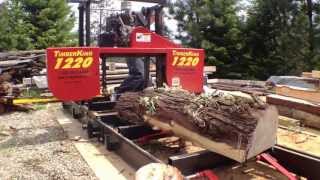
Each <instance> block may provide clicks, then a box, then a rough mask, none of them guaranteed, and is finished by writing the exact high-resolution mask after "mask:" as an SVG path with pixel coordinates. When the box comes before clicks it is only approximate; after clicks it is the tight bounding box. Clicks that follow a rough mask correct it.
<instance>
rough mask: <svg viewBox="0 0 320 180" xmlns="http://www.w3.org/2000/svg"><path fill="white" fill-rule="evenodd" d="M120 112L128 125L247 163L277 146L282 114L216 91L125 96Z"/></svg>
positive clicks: (238, 95)
mask: <svg viewBox="0 0 320 180" xmlns="http://www.w3.org/2000/svg"><path fill="white" fill-rule="evenodd" d="M115 109H116V110H117V111H118V113H119V116H120V117H121V118H122V119H126V120H127V121H129V122H131V123H134V124H139V123H148V124H150V125H153V126H156V127H158V128H160V129H162V130H170V131H172V132H173V133H175V134H176V135H177V136H180V137H183V138H185V139H187V140H189V141H192V142H193V143H195V144H197V145H200V146H201V147H204V148H206V149H208V150H211V151H213V152H216V153H219V154H221V155H224V156H226V157H229V158H231V159H234V160H236V161H238V162H244V161H246V160H247V159H250V158H252V157H254V156H256V155H258V154H259V153H261V152H263V151H265V150H267V149H269V148H270V147H272V146H273V145H274V144H275V141H276V129H277V125H278V114H277V110H276V108H275V107H273V106H269V105H267V104H265V103H263V102H262V101H261V100H259V99H258V98H257V97H254V96H251V95H248V94H243V93H240V92H239V93H227V92H224V91H216V92H215V93H213V94H210V95H204V94H202V95H194V94H191V93H189V92H186V91H183V90H173V89H169V90H168V89H167V90H164V89H156V90H145V91H144V92H128V93H125V94H123V95H121V97H120V99H119V101H118V102H117V105H116V107H115Z"/></svg>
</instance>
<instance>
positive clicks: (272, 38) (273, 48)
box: [244, 0, 313, 79]
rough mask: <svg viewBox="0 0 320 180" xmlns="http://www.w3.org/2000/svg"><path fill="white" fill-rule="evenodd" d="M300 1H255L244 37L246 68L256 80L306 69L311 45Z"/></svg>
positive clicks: (308, 28)
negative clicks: (247, 53) (248, 57)
mask: <svg viewBox="0 0 320 180" xmlns="http://www.w3.org/2000/svg"><path fill="white" fill-rule="evenodd" d="M304 7H305V4H304V1H301V0H268V1H264V0H255V2H254V4H253V7H252V8H251V9H250V10H249V13H248V21H247V25H246V30H245V32H244V36H245V37H246V43H245V44H246V48H247V51H248V52H249V53H250V55H251V57H250V58H251V60H250V61H249V63H248V64H249V67H250V68H249V70H251V74H253V75H254V76H255V77H257V78H259V79H267V78H268V77H269V76H271V75H300V74H301V72H302V71H305V70H310V64H311V59H312V58H313V52H312V50H313V47H311V46H313V45H312V44H311V43H310V38H309V37H310V26H309V24H308V16H307V13H306V11H305V10H304V9H303V8H304Z"/></svg>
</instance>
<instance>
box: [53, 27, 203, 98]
mask: <svg viewBox="0 0 320 180" xmlns="http://www.w3.org/2000/svg"><path fill="white" fill-rule="evenodd" d="M101 55H106V56H122V57H125V56H158V55H162V56H165V57H166V77H167V79H166V80H167V84H168V85H169V86H181V87H182V88H183V89H185V90H188V91H191V92H195V93H200V92H202V86H203V66H204V51H203V50H201V49H186V48H181V47H180V46H179V45H176V44H174V43H173V42H170V41H169V40H167V39H166V38H164V37H162V36H159V35H157V34H155V33H153V32H151V31H149V30H147V29H145V28H143V27H138V28H136V29H134V30H133V32H132V34H131V47H129V48H123V47H121V48H117V47H106V48H93V47H86V48H80V47H79V48H49V49H48V50H47V69H48V82H49V88H50V90H51V91H52V93H53V94H54V95H55V96H56V97H57V98H58V99H60V100H65V101H67V100H74V101H77V100H86V99H91V98H92V97H94V96H96V95H98V94H99V91H100V82H99V56H101ZM91 61H92V62H91Z"/></svg>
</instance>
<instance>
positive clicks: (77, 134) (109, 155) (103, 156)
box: [48, 104, 135, 180]
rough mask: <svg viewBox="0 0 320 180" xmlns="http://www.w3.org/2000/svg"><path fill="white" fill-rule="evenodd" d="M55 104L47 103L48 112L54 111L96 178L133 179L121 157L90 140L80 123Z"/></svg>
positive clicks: (128, 167)
mask: <svg viewBox="0 0 320 180" xmlns="http://www.w3.org/2000/svg"><path fill="white" fill-rule="evenodd" d="M56 105H57V104H53V105H52V106H51V105H48V106H49V108H48V109H49V110H50V112H52V113H54V114H55V116H56V118H57V121H58V123H59V124H60V125H61V126H62V128H63V129H64V131H65V132H66V133H67V134H68V137H69V138H70V139H77V140H74V141H73V144H74V146H75V147H76V149H77V150H78V151H79V153H80V154H81V156H82V157H83V159H84V160H85V161H86V162H87V163H88V165H89V166H90V168H91V169H92V170H93V172H94V173H95V175H96V176H97V178H98V179H101V180H109V179H119V180H126V179H134V173H135V170H134V169H133V168H132V167H130V166H129V165H128V164H127V163H126V162H124V161H123V160H122V159H121V157H119V156H118V155H116V154H115V153H113V152H109V151H107V150H105V147H104V146H103V145H100V144H98V143H93V142H90V141H89V139H88V137H87V135H86V133H85V131H82V127H81V124H80V123H79V122H78V121H77V120H75V119H73V118H72V117H70V116H69V115H66V114H64V113H63V111H62V109H57V108H56V107H55V106H56Z"/></svg>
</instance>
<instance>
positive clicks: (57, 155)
mask: <svg viewBox="0 0 320 180" xmlns="http://www.w3.org/2000/svg"><path fill="white" fill-rule="evenodd" d="M37 108H38V109H39V110H37V111H33V112H29V113H21V112H15V113H11V114H6V115H2V116H0V179H1V180H14V179H28V180H29V179H30V180H38V179H39V180H43V179H52V180H60V179H61V180H62V179H63V180H75V179H77V180H78V179H80V180H81V179H83V180H95V179H97V178H96V177H95V175H94V173H93V172H92V170H91V169H90V167H89V166H88V165H87V163H86V162H85V161H84V160H83V159H82V157H81V155H80V154H79V153H78V151H77V150H76V148H75V147H74V145H73V144H72V140H70V139H68V138H67V135H66V134H65V132H64V131H63V129H62V128H61V127H60V125H59V124H58V123H57V121H56V119H55V115H54V114H53V113H51V112H50V111H48V109H47V108H48V106H47V105H42V106H38V107H37Z"/></svg>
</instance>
